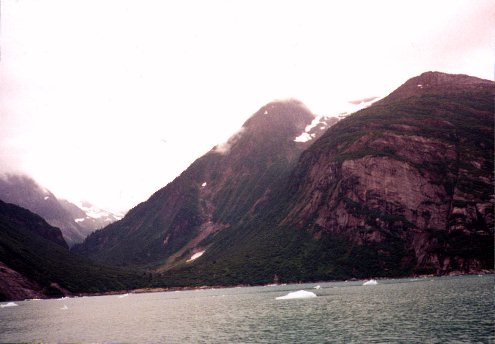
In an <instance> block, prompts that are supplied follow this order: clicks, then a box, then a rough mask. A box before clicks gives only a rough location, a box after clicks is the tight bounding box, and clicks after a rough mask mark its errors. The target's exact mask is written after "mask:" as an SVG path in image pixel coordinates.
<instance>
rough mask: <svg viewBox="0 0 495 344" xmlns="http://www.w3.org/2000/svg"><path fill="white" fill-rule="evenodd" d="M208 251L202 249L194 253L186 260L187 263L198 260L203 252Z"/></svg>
mask: <svg viewBox="0 0 495 344" xmlns="http://www.w3.org/2000/svg"><path fill="white" fill-rule="evenodd" d="M205 252H206V251H200V252H196V253H195V254H193V255H192V256H191V258H189V259H188V260H186V263H189V262H192V261H193V260H196V259H198V258H199V257H201V256H202V255H203V253H205Z"/></svg>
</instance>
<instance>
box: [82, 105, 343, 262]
mask: <svg viewBox="0 0 495 344" xmlns="http://www.w3.org/2000/svg"><path fill="white" fill-rule="evenodd" d="M314 118H315V116H314V115H312V114H311V113H310V112H309V111H308V110H307V109H306V108H305V107H304V106H303V105H302V104H301V103H300V102H298V101H294V100H290V101H280V102H274V103H270V104H268V105H266V106H264V107H262V108H261V109H260V110H259V111H258V112H257V113H255V114H254V115H253V116H252V117H251V118H250V119H248V120H247V121H246V122H245V123H244V125H243V126H242V128H241V130H240V131H239V132H238V133H236V134H235V135H233V136H232V137H231V138H230V139H229V140H228V141H227V142H226V143H223V144H220V145H217V146H215V147H214V148H213V149H212V150H211V151H210V152H208V153H207V154H205V155H204V156H203V157H201V158H199V159H198V160H196V161H195V162H194V163H193V164H192V165H191V166H190V167H189V168H188V169H187V170H186V171H184V172H183V173H182V174H181V175H180V176H179V177H177V178H176V179H175V180H174V181H173V182H171V183H170V184H168V185H167V186H166V187H164V188H163V189H161V190H159V191H157V192H156V193H155V194H154V195H152V196H151V197H150V199H149V200H147V201H146V202H144V203H142V204H140V205H138V206H137V207H135V208H134V209H132V210H131V211H130V212H129V213H128V214H127V215H126V216H125V217H124V218H123V219H122V220H121V221H119V222H117V223H114V224H112V225H110V226H108V227H106V228H105V229H103V230H101V231H97V232H95V233H94V234H92V235H91V236H89V237H88V238H87V240H86V241H85V242H84V243H83V244H82V245H79V246H77V247H75V248H74V251H75V252H79V253H80V254H84V255H87V256H89V257H91V258H93V259H96V260H98V261H102V262H105V263H110V264H118V265H143V264H154V265H157V264H161V266H162V268H163V269H168V268H170V267H172V266H175V265H177V264H180V263H184V262H185V261H186V260H187V259H188V258H189V257H191V256H192V255H193V254H194V253H197V252H199V251H203V250H205V249H207V248H208V247H209V245H210V243H211V242H213V241H214V239H213V237H214V236H215V235H216V234H217V233H219V232H220V231H222V230H223V229H225V228H228V227H229V226H231V225H232V224H239V223H242V222H245V221H248V220H249V219H250V218H251V217H252V216H253V214H255V213H256V211H257V208H258V207H262V206H263V204H264V202H266V200H267V199H268V197H269V195H270V194H271V193H272V192H273V185H274V184H275V182H276V181H278V180H280V178H281V177H283V176H284V175H287V174H288V173H289V172H290V170H291V168H292V166H293V164H294V163H295V161H296V159H297V158H298V157H299V154H300V153H301V151H302V150H303V149H304V148H305V147H307V145H308V144H307V143H301V142H296V141H295V138H296V137H297V136H299V135H300V134H301V133H302V132H303V131H304V130H305V129H306V127H307V126H308V125H309V124H311V122H312V121H313V119H314ZM328 122H329V125H330V124H333V123H334V121H332V120H328ZM321 125H323V124H321ZM322 132H323V131H322V130H320V133H318V134H319V135H321V133H322ZM315 136H316V134H315Z"/></svg>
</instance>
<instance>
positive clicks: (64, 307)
mask: <svg viewBox="0 0 495 344" xmlns="http://www.w3.org/2000/svg"><path fill="white" fill-rule="evenodd" d="M60 309H61V310H63V311H66V310H68V309H69V307H67V305H64V306H63V307H61V308H60Z"/></svg>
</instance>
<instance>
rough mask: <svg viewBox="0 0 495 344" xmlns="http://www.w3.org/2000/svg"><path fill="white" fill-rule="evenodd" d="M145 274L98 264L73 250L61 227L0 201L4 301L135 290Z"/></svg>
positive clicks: (0, 291)
mask: <svg viewBox="0 0 495 344" xmlns="http://www.w3.org/2000/svg"><path fill="white" fill-rule="evenodd" d="M150 278H151V275H150V274H148V273H145V272H136V271H123V270H121V269H116V268H108V267H103V266H98V265H95V264H93V263H92V262H90V261H88V260H87V259H84V258H82V257H78V256H75V255H73V254H71V253H70V252H69V250H68V246H67V244H66V242H65V241H64V239H63V237H62V233H61V231H60V230H59V229H58V228H55V227H53V226H51V225H49V224H48V223H47V222H46V221H45V220H43V219H42V218H41V217H40V216H38V215H36V214H34V213H32V212H30V211H29V210H27V209H24V208H21V207H18V206H17V205H14V204H9V203H4V202H2V201H0V301H4V300H22V299H25V298H44V297H59V296H63V295H70V294H72V293H80V292H104V291H111V290H125V289H129V288H137V287H141V286H143V285H144V283H147V282H148V280H149V279H150Z"/></svg>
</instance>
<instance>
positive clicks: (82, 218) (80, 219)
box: [74, 217, 86, 223]
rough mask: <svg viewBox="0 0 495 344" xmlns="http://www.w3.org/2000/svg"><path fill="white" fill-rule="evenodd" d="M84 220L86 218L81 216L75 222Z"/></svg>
mask: <svg viewBox="0 0 495 344" xmlns="http://www.w3.org/2000/svg"><path fill="white" fill-rule="evenodd" d="M84 220H86V218H85V217H81V218H79V219H75V220H74V222H76V223H79V222H83V221H84Z"/></svg>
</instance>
